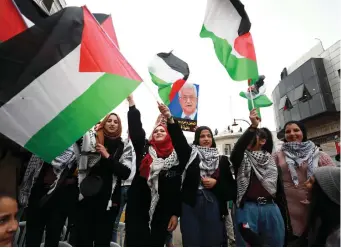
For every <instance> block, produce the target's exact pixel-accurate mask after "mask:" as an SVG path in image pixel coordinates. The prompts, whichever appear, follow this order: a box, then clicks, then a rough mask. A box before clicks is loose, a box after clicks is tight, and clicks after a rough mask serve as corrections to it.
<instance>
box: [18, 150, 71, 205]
mask: <svg viewBox="0 0 341 248" xmlns="http://www.w3.org/2000/svg"><path fill="white" fill-rule="evenodd" d="M74 149H75V147H74V145H72V146H70V147H69V148H68V149H67V150H65V151H64V152H63V153H62V154H61V155H60V156H58V157H56V158H55V159H54V160H53V161H52V162H51V165H52V167H53V172H54V174H55V175H56V177H57V178H56V180H55V181H54V183H53V184H52V185H51V186H50V190H49V191H48V193H47V194H51V193H52V192H53V191H54V190H55V189H56V186H57V183H58V181H59V179H60V176H61V174H62V172H63V171H64V169H65V168H66V167H69V168H70V167H71V166H72V165H73V163H74V162H75V160H76V155H75V152H74ZM43 164H44V161H43V160H42V159H40V158H39V157H38V156H37V155H34V154H33V155H32V157H31V159H30V161H29V163H28V165H27V169H26V171H25V175H24V179H23V182H22V184H21V186H20V192H19V203H20V205H21V206H23V207H26V206H27V204H28V199H29V197H30V195H31V190H32V187H33V185H34V184H35V182H36V180H37V178H38V176H39V173H40V171H41V169H42V167H43Z"/></svg>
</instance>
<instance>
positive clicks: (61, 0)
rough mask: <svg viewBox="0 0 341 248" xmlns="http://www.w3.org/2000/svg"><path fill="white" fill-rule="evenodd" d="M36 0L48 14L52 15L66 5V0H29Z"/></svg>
mask: <svg viewBox="0 0 341 248" xmlns="http://www.w3.org/2000/svg"><path fill="white" fill-rule="evenodd" d="M29 1H34V2H36V3H37V4H38V6H39V7H40V8H41V9H42V10H43V11H44V12H46V13H47V14H48V15H52V14H54V13H56V12H58V11H59V10H61V9H62V8H65V7H66V1H65V0H29Z"/></svg>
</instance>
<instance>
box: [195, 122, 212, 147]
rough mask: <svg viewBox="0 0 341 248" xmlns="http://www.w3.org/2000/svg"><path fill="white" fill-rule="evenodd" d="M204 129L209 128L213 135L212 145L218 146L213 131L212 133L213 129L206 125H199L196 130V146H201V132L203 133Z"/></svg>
mask: <svg viewBox="0 0 341 248" xmlns="http://www.w3.org/2000/svg"><path fill="white" fill-rule="evenodd" d="M203 130H208V131H209V132H210V134H211V136H212V147H214V148H215V147H217V145H216V143H215V140H214V138H213V133H212V130H211V129H210V128H209V127H206V126H201V127H198V128H197V129H196V130H195V135H194V141H193V145H196V146H199V145H200V144H199V142H200V134H201V131H203Z"/></svg>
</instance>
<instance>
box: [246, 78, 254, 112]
mask: <svg viewBox="0 0 341 248" xmlns="http://www.w3.org/2000/svg"><path fill="white" fill-rule="evenodd" d="M247 84H248V86H249V92H250V99H251V105H252V109H254V108H255V103H254V102H253V97H252V92H251V89H250V86H251V79H249V80H248V81H247Z"/></svg>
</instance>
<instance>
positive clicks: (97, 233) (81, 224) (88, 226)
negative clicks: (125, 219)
mask: <svg viewBox="0 0 341 248" xmlns="http://www.w3.org/2000/svg"><path fill="white" fill-rule="evenodd" d="M101 203H102V204H100V203H98V202H97V201H96V198H85V199H83V200H82V201H80V202H79V203H78V205H77V214H76V226H75V230H76V244H75V245H76V246H78V247H81V246H83V247H84V246H85V247H92V246H100V247H109V246H110V241H111V238H112V232H113V228H114V223H115V219H116V216H117V214H118V211H119V206H114V207H111V208H110V210H106V207H107V206H106V205H105V204H103V202H101Z"/></svg>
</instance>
